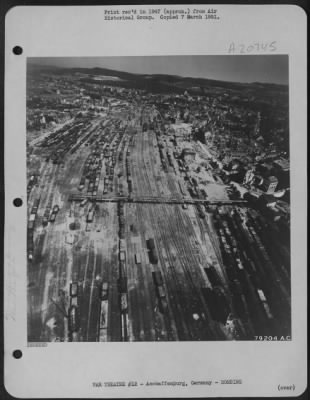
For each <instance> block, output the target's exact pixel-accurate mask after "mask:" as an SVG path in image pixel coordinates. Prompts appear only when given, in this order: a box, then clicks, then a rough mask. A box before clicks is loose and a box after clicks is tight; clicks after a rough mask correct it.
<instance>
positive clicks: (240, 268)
mask: <svg viewBox="0 0 310 400" xmlns="http://www.w3.org/2000/svg"><path fill="white" fill-rule="evenodd" d="M214 226H215V227H216V228H217V230H218V234H219V238H220V244H221V251H222V255H223V261H224V266H225V270H226V273H227V276H228V278H229V280H230V289H231V292H232V295H233V303H234V306H235V308H236V310H237V312H238V314H239V316H240V317H241V318H245V319H246V318H248V316H249V313H248V311H247V310H248V309H252V310H257V309H258V308H260V310H262V311H263V313H264V315H265V317H266V318H267V319H272V318H273V315H272V312H271V310H270V308H269V304H268V302H267V299H266V297H265V300H264V301H263V300H262V296H261V294H262V293H264V292H263V289H262V282H264V286H268V283H267V281H266V280H265V279H264V276H265V272H264V267H263V265H262V261H261V260H259V259H258V257H257V255H256V252H257V250H259V251H260V252H261V249H260V248H259V246H257V248H256V249H255V248H254V244H253V242H252V241H251V238H250V237H249V234H250V232H248V233H246V232H245V231H244V229H245V227H244V225H243V224H242V218H241V216H240V215H239V213H237V212H236V211H234V212H233V213H232V214H231V216H230V217H228V215H227V214H224V215H222V216H221V217H219V216H218V215H217V217H216V218H215V224H214ZM219 226H221V228H220V227H219ZM235 237H237V239H238V240H237V241H236V240H235ZM247 238H248V240H249V241H248V243H247V242H246V240H247ZM246 243H247V244H246ZM242 246H243V247H244V248H243V249H242ZM249 251H250V254H251V255H250V256H249V255H248V253H249ZM253 257H254V259H253ZM251 258H252V259H251ZM250 285H251V286H252V287H254V290H255V293H256V295H255V296H254V295H253V293H252V291H251V289H250V287H249V286H250ZM264 296H265V294H264Z"/></svg>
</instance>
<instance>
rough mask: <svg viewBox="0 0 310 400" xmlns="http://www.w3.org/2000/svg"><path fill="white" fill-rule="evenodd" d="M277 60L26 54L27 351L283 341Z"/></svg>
mask: <svg viewBox="0 0 310 400" xmlns="http://www.w3.org/2000/svg"><path fill="white" fill-rule="evenodd" d="M288 82H289V79H288V56H286V55H227V56H226V55H225V56H224V55H223V56H221V55H217V56H213V55H207V56H202V55H197V56H196V55H187V56H184V55H180V56H145V57H141V56H132V57H125V56H124V57H73V58H71V57H62V58H60V57H53V58H47V57H45V58H27V104H26V113H27V115H26V116H27V119H26V124H27V126H26V130H27V137H26V139H27V279H28V281H27V333H28V342H29V343H32V342H168V341H257V340H260V338H266V337H268V338H270V340H290V339H291V264H290V154H289V136H290V132H289V83H288Z"/></svg>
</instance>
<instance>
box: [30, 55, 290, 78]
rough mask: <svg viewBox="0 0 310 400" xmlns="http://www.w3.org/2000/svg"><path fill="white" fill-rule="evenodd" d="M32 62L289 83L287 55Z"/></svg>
mask: <svg viewBox="0 0 310 400" xmlns="http://www.w3.org/2000/svg"><path fill="white" fill-rule="evenodd" d="M27 61H28V62H30V63H31V64H39V65H49V66H57V67H66V68H72V67H79V68H94V67H101V68H108V69H114V70H118V71H126V72H131V73H137V74H167V75H179V76H182V77H193V78H205V79H215V80H222V81H230V82H242V83H251V82H262V83H277V84H284V85H288V80H289V74H288V72H289V71H288V68H289V67H288V56H287V55H233V56H232V55H230V56H229V55H228V56H227V55H221V56H210V55H208V56H143V57H141V56H128V57H127V56H124V57H43V58H41V57H40V58H37V57H36V58H28V60H27Z"/></svg>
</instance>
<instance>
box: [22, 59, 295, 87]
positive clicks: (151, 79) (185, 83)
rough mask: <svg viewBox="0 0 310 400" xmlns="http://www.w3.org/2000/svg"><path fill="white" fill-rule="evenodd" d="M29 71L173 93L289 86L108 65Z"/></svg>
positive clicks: (32, 68)
mask: <svg viewBox="0 0 310 400" xmlns="http://www.w3.org/2000/svg"><path fill="white" fill-rule="evenodd" d="M27 68H28V74H29V75H30V76H31V75H33V74H37V73H40V72H42V73H52V74H56V75H68V74H71V75H74V74H83V75H85V76H83V77H81V79H82V80H84V81H88V82H89V83H96V84H100V83H99V82H100V81H98V80H94V79H93V77H95V76H98V75H102V76H105V77H108V76H111V78H112V77H114V78H115V77H117V78H119V79H120V80H117V81H116V80H112V79H111V81H109V80H108V79H107V78H105V80H103V81H101V84H109V85H113V86H121V87H127V88H135V89H144V90H147V91H151V92H155V93H158V92H160V93H163V92H168V93H170V92H176V93H184V91H185V90H187V91H188V92H189V93H193V92H194V93H203V94H206V93H205V92H206V91H207V90H208V89H209V90H210V89H212V88H213V89H216V88H218V89H222V90H223V89H226V90H232V91H239V90H246V89H248V90H249V91H250V92H253V91H254V92H256V94H258V93H257V92H265V91H266V90H267V91H271V92H273V91H276V92H282V93H283V94H286V93H287V91H288V86H286V85H279V84H271V83H261V82H253V83H239V82H227V81H219V80H213V79H206V78H194V77H182V76H177V75H165V74H153V75H151V74H134V73H130V72H125V71H116V70H112V69H108V68H101V67H95V68H76V67H74V68H64V67H57V66H46V65H38V64H35V63H28V66H27Z"/></svg>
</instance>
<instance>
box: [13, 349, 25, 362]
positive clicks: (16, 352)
mask: <svg viewBox="0 0 310 400" xmlns="http://www.w3.org/2000/svg"><path fill="white" fill-rule="evenodd" d="M22 356H23V353H22V351H21V350H14V351H13V357H14V358H16V359H17V360H18V359H20V358H22Z"/></svg>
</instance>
